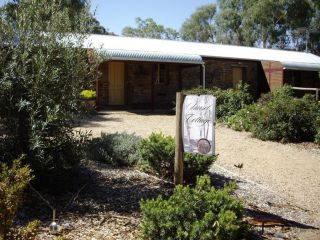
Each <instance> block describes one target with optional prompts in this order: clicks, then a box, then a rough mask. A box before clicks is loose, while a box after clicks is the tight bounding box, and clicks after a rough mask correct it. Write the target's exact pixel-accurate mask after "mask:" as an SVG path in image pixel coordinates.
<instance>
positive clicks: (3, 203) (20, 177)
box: [0, 159, 32, 240]
mask: <svg viewBox="0 0 320 240" xmlns="http://www.w3.org/2000/svg"><path fill="white" fill-rule="evenodd" d="M20 160H21V159H20ZM20 160H14V161H13V163H12V166H10V167H9V166H8V165H7V164H5V163H2V164H1V165H0V239H1V240H2V239H8V237H9V235H8V234H9V232H10V228H11V227H13V224H14V220H15V217H16V214H17V211H18V209H19V208H20V207H21V204H22V202H23V193H24V190H25V188H26V187H27V185H28V183H29V182H30V181H31V179H32V176H31V170H30V168H29V167H27V166H25V167H22V166H21V162H20Z"/></svg>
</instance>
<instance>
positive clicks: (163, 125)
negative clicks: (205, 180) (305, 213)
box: [81, 111, 320, 222]
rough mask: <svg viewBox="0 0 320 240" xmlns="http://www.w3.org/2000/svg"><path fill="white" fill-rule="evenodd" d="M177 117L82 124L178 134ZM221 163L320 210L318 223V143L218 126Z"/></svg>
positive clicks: (98, 119) (96, 129)
mask: <svg viewBox="0 0 320 240" xmlns="http://www.w3.org/2000/svg"><path fill="white" fill-rule="evenodd" d="M174 128H175V117H174V116H173V115H166V114H161V113H159V114H150V113H147V112H145V113H139V114H137V113H133V112H125V111H118V112H102V113H100V114H99V115H96V116H94V117H92V118H91V119H90V120H88V121H86V122H84V123H83V124H82V125H81V129H83V130H91V131H92V134H93V136H99V135H100V132H101V131H102V132H107V133H112V132H128V133H136V134H137V135H140V136H144V137H146V136H148V135H150V134H151V133H152V132H160V131H161V132H163V133H164V134H170V135H174V132H175V129H174ZM216 153H218V154H219V158H218V161H217V165H218V166H221V167H223V168H225V169H227V170H229V171H232V172H236V173H237V172H238V169H236V168H235V167H234V164H238V163H243V169H242V172H241V175H243V176H246V177H247V178H248V179H250V180H252V181H254V182H257V183H260V184H262V185H264V186H265V187H266V188H268V189H269V190H270V191H273V192H275V193H277V194H279V195H281V196H282V197H283V198H285V199H287V200H288V201H290V202H293V203H295V204H296V205H298V206H300V207H302V208H304V209H307V210H312V211H316V212H317V214H316V215H317V216H316V217H317V218H318V220H319V221H318V222H320V213H319V212H320V210H319V209H320V148H319V147H318V146H316V145H314V144H280V143H276V142H268V141H266V142H264V141H261V140H258V139H255V138H252V137H250V133H245V132H236V131H233V130H231V129H228V128H226V127H224V126H223V125H221V124H218V125H217V127H216Z"/></svg>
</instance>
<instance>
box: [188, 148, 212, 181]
mask: <svg viewBox="0 0 320 240" xmlns="http://www.w3.org/2000/svg"><path fill="white" fill-rule="evenodd" d="M216 159H217V157H216V156H206V155H201V154H191V153H185V154H184V168H183V178H184V180H185V181H186V182H187V183H194V182H195V181H196V178H197V176H198V175H203V174H205V173H207V172H208V170H209V168H210V166H211V165H212V164H213V163H214V162H215V161H216Z"/></svg>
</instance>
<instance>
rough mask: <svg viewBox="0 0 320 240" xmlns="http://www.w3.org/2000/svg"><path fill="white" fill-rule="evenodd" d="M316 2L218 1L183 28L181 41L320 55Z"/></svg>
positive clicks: (319, 9) (319, 16)
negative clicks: (307, 50)
mask: <svg viewBox="0 0 320 240" xmlns="http://www.w3.org/2000/svg"><path fill="white" fill-rule="evenodd" d="M319 19H320V7H319V4H318V1H316V0H311V1H309V0H268V1H256V0H218V1H217V3H216V6H215V5H213V4H209V5H204V6H202V7H200V8H198V9H197V10H196V11H195V12H194V13H193V14H192V15H191V16H190V17H189V18H188V19H187V20H186V21H185V22H184V23H183V25H182V28H181V31H180V32H181V36H182V39H184V40H191V41H200V42H216V43H219V44H220V43H222V44H233V45H241V46H258V47H264V48H274V47H277V48H282V49H283V48H286V49H293V50H296V49H299V50H305V45H306V42H308V49H309V50H310V51H311V52H313V53H315V54H319V52H320V44H319V39H320V32H319V30H320V25H319V24H320V23H319V22H320V21H319Z"/></svg>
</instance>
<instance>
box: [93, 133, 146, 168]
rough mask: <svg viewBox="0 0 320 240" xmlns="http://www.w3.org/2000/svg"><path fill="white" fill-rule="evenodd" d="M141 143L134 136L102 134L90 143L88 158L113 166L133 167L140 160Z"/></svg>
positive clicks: (139, 139)
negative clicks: (139, 149)
mask: <svg viewBox="0 0 320 240" xmlns="http://www.w3.org/2000/svg"><path fill="white" fill-rule="evenodd" d="M140 141H141V138H140V137H138V136H136V135H134V134H127V133H113V134H105V133H102V134H101V137H100V138H94V139H92V141H91V142H90V143H89V146H88V156H87V157H88V159H91V160H95V161H100V162H105V163H108V164H111V165H113V166H133V165H135V164H136V163H137V161H138V160H139V153H138V148H139V146H140Z"/></svg>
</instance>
